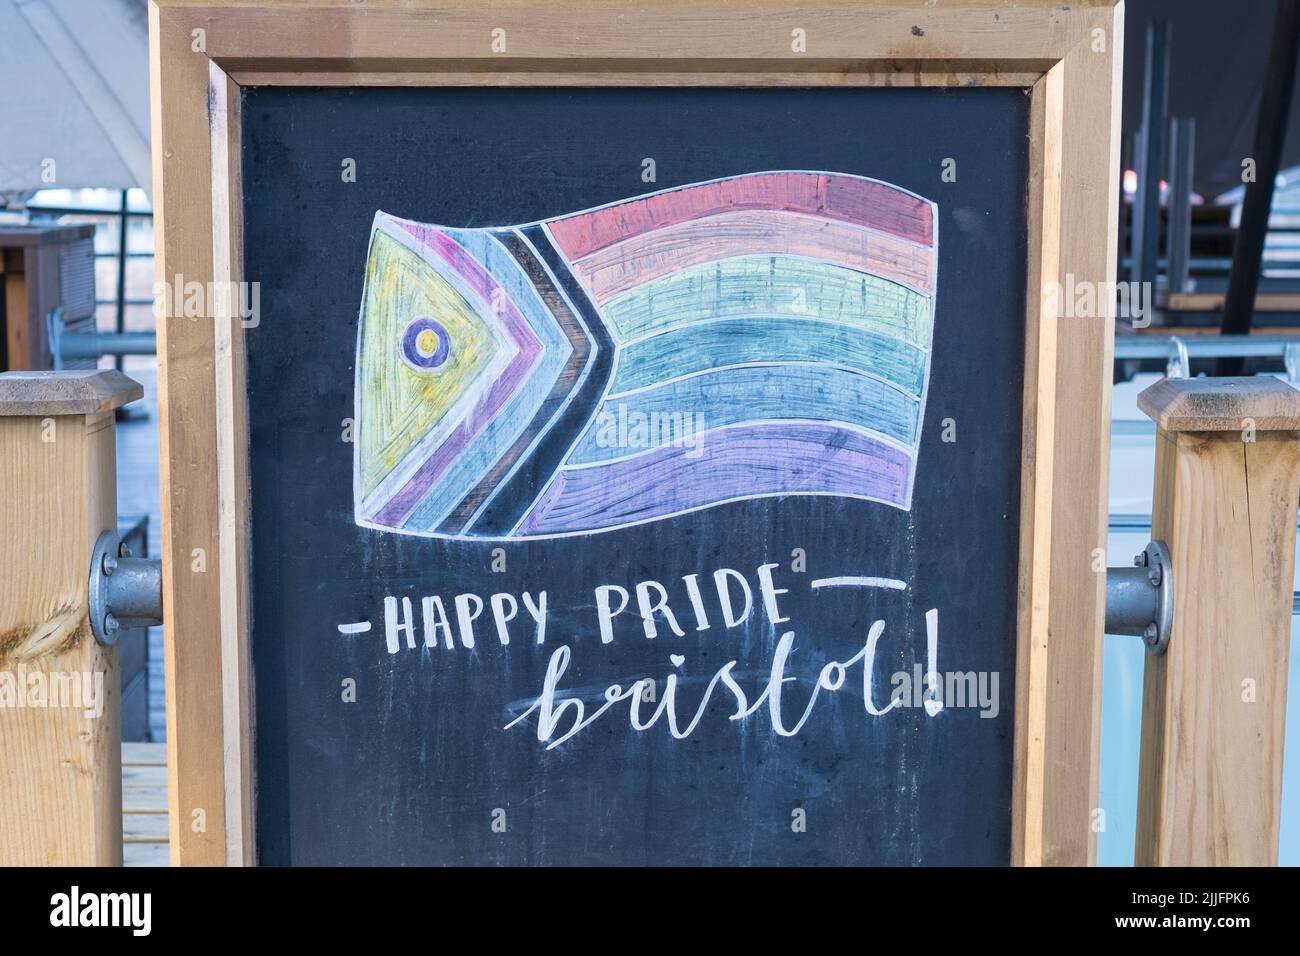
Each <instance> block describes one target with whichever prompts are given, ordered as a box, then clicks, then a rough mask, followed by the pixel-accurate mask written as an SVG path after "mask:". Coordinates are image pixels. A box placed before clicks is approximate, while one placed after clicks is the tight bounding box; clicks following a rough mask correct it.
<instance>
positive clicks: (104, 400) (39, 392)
mask: <svg viewBox="0 0 1300 956" xmlns="http://www.w3.org/2000/svg"><path fill="white" fill-rule="evenodd" d="M143 397H144V388H143V387H141V385H140V383H138V382H134V381H132V380H131V379H130V378H128V377H127V376H125V375H123V374H122V373H121V372H119V371H117V370H116V369H86V370H84V371H82V370H70V371H66V372H4V373H3V374H0V416H8V415H19V416H32V415H35V416H37V417H40V418H44V417H46V416H47V415H94V414H98V413H100V412H111V411H112V410H113V409H115V408H120V407H121V406H123V405H125V404H127V403H128V402H134V401H135V400H136V399H138V398H143Z"/></svg>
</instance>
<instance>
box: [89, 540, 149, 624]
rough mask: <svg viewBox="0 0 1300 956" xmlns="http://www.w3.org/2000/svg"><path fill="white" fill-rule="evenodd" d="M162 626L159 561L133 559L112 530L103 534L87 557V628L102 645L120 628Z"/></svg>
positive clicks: (128, 549)
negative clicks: (88, 593)
mask: <svg viewBox="0 0 1300 956" xmlns="http://www.w3.org/2000/svg"><path fill="white" fill-rule="evenodd" d="M161 623H162V562H161V561H159V560H149V559H148V558H133V557H131V550H130V548H128V547H127V546H126V545H124V544H123V543H122V542H121V541H120V540H119V539H118V536H117V533H116V532H114V531H105V532H104V533H103V534H101V535H100V536H99V540H98V541H96V542H95V549H94V551H92V552H91V555H90V629H91V631H92V632H93V633H94V635H95V640H97V641H99V643H101V644H104V645H109V646H111V645H113V644H116V643H117V638H118V636H119V634H120V633H121V630H122V628H124V627H153V626H154V625H155V624H161Z"/></svg>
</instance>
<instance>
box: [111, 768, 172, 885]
mask: <svg viewBox="0 0 1300 956" xmlns="http://www.w3.org/2000/svg"><path fill="white" fill-rule="evenodd" d="M169 852H170V851H169V849H168V846H167V745H166V744H123V745H122V863H123V865H124V866H167V865H168V863H169V862H170V855H169Z"/></svg>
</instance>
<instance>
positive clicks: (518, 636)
mask: <svg viewBox="0 0 1300 956" xmlns="http://www.w3.org/2000/svg"><path fill="white" fill-rule="evenodd" d="M155 14H156V15H155V16H154V17H152V18H151V30H152V34H153V42H154V44H155V52H156V56H155V61H156V64H157V69H156V70H155V71H154V77H153V81H154V87H155V88H154V95H155V106H156V111H157V117H158V124H157V125H158V130H159V136H158V142H157V144H156V147H157V156H158V160H157V166H156V175H155V184H154V185H155V190H156V194H155V204H156V208H157V209H158V211H159V218H158V228H159V230H160V231H159V239H158V249H159V267H158V268H159V275H160V276H161V277H165V280H166V281H165V283H164V289H163V290H162V297H163V302H164V311H165V313H166V314H165V315H164V316H163V317H162V318H160V320H159V322H160V324H159V328H160V337H159V351H160V389H159V393H160V404H161V408H162V412H163V414H162V416H161V420H160V425H161V444H162V448H161V455H162V459H163V462H164V481H165V484H166V488H165V492H164V507H163V512H164V513H163V528H164V537H165V539H166V540H165V546H164V556H163V562H164V572H165V573H164V608H165V611H164V613H165V615H166V620H165V622H164V624H165V632H166V634H167V640H168V645H167V654H168V659H169V662H170V664H169V684H168V688H167V693H168V695H169V700H170V701H173V702H175V704H176V706H175V707H174V708H173V709H172V712H171V713H170V715H169V717H170V720H169V726H168V734H169V741H170V742H171V743H172V752H173V755H174V757H175V759H174V760H173V761H171V762H170V765H169V774H170V777H171V780H170V784H171V786H170V794H171V801H172V805H171V819H172V820H173V832H172V835H171V843H172V847H173V854H174V860H175V861H176V862H179V863H202V864H218V863H235V864H239V863H245V864H246V863H262V864H270V865H283V864H313V863H319V864H489V865H490V864H540V865H547V864H555V865H559V864H614V865H645V864H700V865H705V864H855V863H856V864H975V863H1007V862H1010V863H1029V864H1034V863H1086V862H1089V861H1090V860H1091V858H1092V854H1093V846H1094V843H1095V832H1096V829H1097V828H1098V826H1099V818H1098V814H1099V812H1100V811H1099V810H1098V809H1097V803H1098V801H1097V794H1096V759H1097V747H1096V738H1097V720H1098V714H1099V700H1098V693H1097V687H1098V683H1099V674H1100V670H1099V660H1100V649H1101V636H1102V635H1101V621H1102V597H1103V578H1102V576H1101V575H1099V574H1098V573H1097V572H1098V570H1099V568H1104V565H1105V562H1104V560H1101V561H1100V562H1099V561H1098V554H1099V553H1100V554H1101V555H1102V556H1103V558H1104V550H1102V549H1104V543H1105V521H1104V517H1105V515H1104V512H1105V509H1104V504H1103V502H1104V500H1105V494H1104V487H1105V477H1106V476H1105V472H1106V454H1105V449H1106V440H1107V431H1106V423H1105V416H1104V412H1103V410H1104V409H1105V407H1106V396H1107V394H1108V389H1109V385H1110V379H1109V374H1110V371H1109V364H1110V363H1109V362H1108V361H1107V355H1108V353H1107V343H1108V342H1109V340H1110V336H1111V333H1112V330H1113V314H1112V311H1111V307H1110V306H1109V305H1108V304H1106V303H1107V302H1108V299H1107V297H1105V296H1100V295H1095V296H1094V298H1093V300H1092V301H1093V302H1094V303H1100V305H1099V306H1094V307H1093V309H1092V311H1091V312H1088V314H1084V313H1083V312H1080V311H1079V310H1077V309H1074V308H1073V307H1071V308H1070V309H1062V308H1061V304H1062V299H1061V296H1062V295H1068V294H1070V293H1066V292H1063V290H1077V289H1080V288H1082V289H1084V290H1093V291H1094V292H1095V291H1096V290H1097V289H1099V288H1101V284H1102V283H1105V282H1107V281H1113V279H1114V268H1115V261H1116V258H1117V253H1116V249H1115V246H1114V235H1115V229H1114V220H1115V216H1116V210H1117V209H1118V208H1119V195H1118V187H1117V185H1116V182H1117V180H1116V177H1115V175H1114V172H1115V169H1116V168H1117V163H1118V153H1117V150H1116V143H1117V139H1116V119H1117V117H1116V113H1115V110H1114V108H1113V103H1114V97H1113V96H1112V91H1113V90H1114V89H1115V84H1116V83H1117V82H1118V79H1117V77H1118V69H1119V63H1120V59H1121V57H1120V56H1119V51H1120V43H1119V39H1120V38H1119V36H1118V34H1117V32H1116V29H1117V17H1118V14H1117V12H1116V10H1115V9H1114V8H1113V4H1111V3H1110V0H1081V2H1079V3H1074V4H1070V5H1069V6H1068V7H1062V6H1061V5H1060V4H1059V3H1057V2H1055V0H1022V2H1021V3H1018V4H1017V5H1016V6H1015V7H1014V8H1013V7H1007V6H1006V5H1005V4H1002V3H989V4H988V5H983V4H981V3H979V2H978V0H975V2H972V3H964V4H962V5H960V6H958V7H951V6H939V7H932V6H923V5H921V6H918V5H914V4H905V5H899V4H898V3H897V2H896V0H863V2H862V3H860V4H852V5H848V6H844V5H838V4H835V5H829V6H827V7H824V8H823V7H805V6H799V7H798V8H797V10H784V9H778V8H774V7H770V6H769V5H766V4H764V5H759V4H750V3H749V2H748V0H739V2H736V3H728V4H726V5H725V6H722V7H717V8H714V7H708V6H705V7H701V8H698V9H696V8H692V9H690V10H689V11H688V10H686V9H685V8H683V7H682V6H681V5H680V4H675V3H662V2H656V0H647V2H646V3H644V4H637V5H635V6H628V5H627V4H625V3H622V2H615V0H591V2H588V3H583V4H582V5H570V4H564V3H559V4H556V3H545V4H541V3H538V4H532V3H529V2H527V0H525V2H521V3H518V4H513V3H512V4H510V5H507V6H506V7H502V8H496V7H491V6H482V5H477V4H474V5H452V6H446V7H440V6H436V5H435V4H433V3H430V4H425V3H413V4H403V5H401V6H396V7H394V6H389V5H382V6H374V5H357V4H353V3H345V2H333V0H321V3H320V6H319V7H316V6H313V8H311V9H308V8H304V7H301V6H299V5H296V4H295V5H285V4H274V3H258V2H256V0H252V2H250V0H238V2H235V0H211V3H209V4H208V5H207V6H205V7H204V8H202V9H199V8H194V7H192V6H187V5H185V4H180V3H172V2H170V0H161V2H160V3H159V4H157V6H156V10H155ZM209 197H210V200H209ZM208 291H211V293H212V294H211V295H208V294H207V293H208ZM1053 303H1055V304H1053ZM1085 311H1087V310H1085ZM205 316H206V317H208V318H210V319H211V320H212V323H211V324H209V323H208V322H205V321H199V319H200V318H202V317H205Z"/></svg>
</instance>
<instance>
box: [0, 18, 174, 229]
mask: <svg viewBox="0 0 1300 956" xmlns="http://www.w3.org/2000/svg"><path fill="white" fill-rule="evenodd" d="M51 161H52V162H51ZM51 175H52V176H53V181H52V182H51V181H49V179H48V177H49V176H51ZM43 176H45V177H46V178H43ZM95 186H99V187H105V188H109V189H126V188H129V187H131V186H139V187H141V188H143V189H144V190H145V191H146V192H148V191H149V187H150V159H149V38H148V9H147V5H146V2H145V0H0V195H2V194H6V193H8V194H23V193H30V192H33V191H35V190H37V189H52V188H68V189H76V188H81V187H95ZM0 205H2V203H0Z"/></svg>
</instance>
